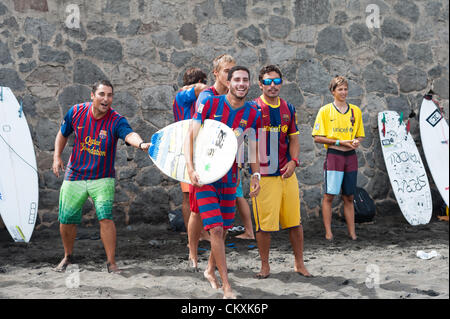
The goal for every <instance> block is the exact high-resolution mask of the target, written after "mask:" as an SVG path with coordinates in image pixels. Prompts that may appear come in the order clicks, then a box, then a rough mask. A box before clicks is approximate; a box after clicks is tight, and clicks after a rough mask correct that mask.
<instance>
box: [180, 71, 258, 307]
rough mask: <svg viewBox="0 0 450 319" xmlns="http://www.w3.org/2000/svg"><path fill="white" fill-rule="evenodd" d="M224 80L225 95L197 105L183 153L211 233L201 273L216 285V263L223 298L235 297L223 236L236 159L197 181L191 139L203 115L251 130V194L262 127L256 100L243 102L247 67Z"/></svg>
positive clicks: (254, 189) (246, 131)
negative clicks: (209, 179) (221, 172)
mask: <svg viewBox="0 0 450 319" xmlns="http://www.w3.org/2000/svg"><path fill="white" fill-rule="evenodd" d="M227 83H228V88H229V90H228V93H227V94H226V95H221V96H213V97H210V98H208V99H207V100H206V101H205V102H204V103H201V104H199V105H198V108H197V113H196V114H195V116H194V118H193V123H192V126H191V127H190V129H189V134H188V137H187V138H186V141H185V154H186V166H187V168H188V173H189V177H190V179H191V182H192V184H193V185H194V187H196V190H195V197H196V200H197V204H198V207H199V210H200V216H201V219H202V222H203V226H204V229H205V230H208V231H209V233H210V241H211V255H210V257H209V261H208V266H207V268H206V270H205V272H204V276H205V278H206V279H207V280H208V281H209V282H210V284H211V286H212V287H213V288H215V289H218V288H219V282H218V280H217V277H216V275H215V270H216V267H217V268H218V270H219V274H220V277H221V279H222V287H223V292H224V298H235V295H234V294H233V291H232V289H231V285H230V283H229V281H228V270H227V264H226V257H225V236H226V233H227V231H228V229H230V228H231V227H232V224H233V221H234V213H235V208H236V207H235V199H236V187H237V184H236V183H237V181H238V166H237V163H236V161H235V162H234V164H233V166H232V168H231V169H230V170H229V171H228V173H227V174H225V176H224V177H223V178H222V179H220V180H219V181H217V182H215V183H212V184H207V185H200V184H199V182H198V180H199V179H198V174H197V173H196V171H195V169H194V165H193V151H192V150H193V144H194V140H195V138H196V137H197V135H198V132H199V130H200V127H201V125H202V123H203V122H204V121H205V120H206V119H214V120H216V121H220V122H222V123H225V124H227V125H228V126H229V127H231V128H232V129H233V130H234V131H235V133H236V134H237V135H240V134H249V132H250V134H249V136H250V138H249V143H250V145H251V147H252V150H253V154H254V159H255V160H254V162H253V163H250V167H251V169H252V172H253V175H252V178H251V192H250V196H252V197H253V196H256V195H258V193H259V178H260V176H261V175H260V174H259V160H258V154H257V132H258V128H260V127H261V118H260V117H261V114H260V112H259V111H258V109H257V106H256V104H254V103H251V102H245V97H246V96H247V94H248V90H249V87H250V71H249V70H248V69H247V68H245V67H243V66H235V67H233V68H232V69H231V70H230V71H229V73H228V78H227ZM252 133H253V134H252Z"/></svg>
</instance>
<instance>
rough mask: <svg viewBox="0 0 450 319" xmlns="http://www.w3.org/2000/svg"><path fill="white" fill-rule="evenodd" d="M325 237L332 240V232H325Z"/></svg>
mask: <svg viewBox="0 0 450 319" xmlns="http://www.w3.org/2000/svg"><path fill="white" fill-rule="evenodd" d="M325 239H326V240H329V241H332V240H333V234H325Z"/></svg>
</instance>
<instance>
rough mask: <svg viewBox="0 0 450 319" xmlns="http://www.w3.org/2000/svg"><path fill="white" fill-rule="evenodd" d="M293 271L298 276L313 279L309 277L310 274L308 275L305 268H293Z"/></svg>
mask: <svg viewBox="0 0 450 319" xmlns="http://www.w3.org/2000/svg"><path fill="white" fill-rule="evenodd" d="M294 270H295V272H296V273H297V274H299V275H300V276H303V277H314V276H313V275H311V274H310V273H309V271H308V270H307V269H306V267H305V266H301V267H295V269H294Z"/></svg>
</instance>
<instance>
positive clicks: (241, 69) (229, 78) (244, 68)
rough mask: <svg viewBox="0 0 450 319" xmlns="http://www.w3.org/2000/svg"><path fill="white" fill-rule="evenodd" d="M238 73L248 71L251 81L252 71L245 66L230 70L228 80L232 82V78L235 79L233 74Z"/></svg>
mask: <svg viewBox="0 0 450 319" xmlns="http://www.w3.org/2000/svg"><path fill="white" fill-rule="evenodd" d="M236 71H246V72H247V73H248V79H249V80H250V70H249V69H247V68H246V67H245V66H242V65H236V66H233V67H232V68H231V69H230V71H228V78H227V80H228V81H231V78H232V77H233V73H234V72H236Z"/></svg>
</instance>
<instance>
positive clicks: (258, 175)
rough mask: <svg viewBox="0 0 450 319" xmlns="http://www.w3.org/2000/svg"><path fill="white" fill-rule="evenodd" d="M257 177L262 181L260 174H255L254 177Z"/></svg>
mask: <svg viewBox="0 0 450 319" xmlns="http://www.w3.org/2000/svg"><path fill="white" fill-rule="evenodd" d="M255 176H256V177H257V178H258V181H259V180H261V174H260V173H253V175H252V177H255Z"/></svg>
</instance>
